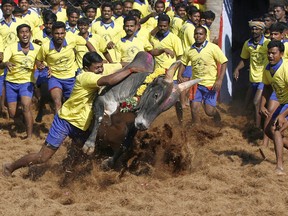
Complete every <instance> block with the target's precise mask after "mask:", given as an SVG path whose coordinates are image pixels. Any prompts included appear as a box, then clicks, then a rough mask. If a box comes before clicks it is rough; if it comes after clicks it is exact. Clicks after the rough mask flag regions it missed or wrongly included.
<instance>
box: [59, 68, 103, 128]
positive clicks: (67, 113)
mask: <svg viewBox="0 0 288 216" xmlns="http://www.w3.org/2000/svg"><path fill="white" fill-rule="evenodd" d="M101 77H102V75H99V74H95V73H92V72H82V73H81V74H79V75H78V76H77V77H76V81H75V85H74V88H73V91H72V93H71V95H70V98H69V99H68V100H67V101H66V102H65V103H64V104H63V105H62V107H61V109H60V110H59V111H58V114H59V117H60V118H62V119H65V120H67V121H68V122H69V123H70V124H72V125H74V126H75V127H77V128H79V129H81V130H83V131H86V130H87V129H88V128H89V126H90V123H91V120H92V117H93V109H92V104H93V100H94V98H95V96H96V94H97V92H98V91H99V86H98V85H97V82H98V80H99V79H100V78H101Z"/></svg>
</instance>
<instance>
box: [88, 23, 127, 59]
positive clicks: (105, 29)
mask: <svg viewBox="0 0 288 216" xmlns="http://www.w3.org/2000/svg"><path fill="white" fill-rule="evenodd" d="M122 30H123V25H122V26H120V25H117V24H116V23H115V22H114V21H112V22H111V23H110V24H109V25H105V24H104V23H103V22H102V21H96V22H95V23H93V25H92V28H91V33H92V34H98V35H99V36H100V37H102V38H103V39H104V40H105V42H106V45H107V44H108V43H109V42H110V41H113V42H114V43H116V42H117V41H118V40H120V38H121V34H122ZM108 52H109V54H110V56H111V58H112V60H113V62H114V61H117V57H116V51H115V49H110V50H108Z"/></svg>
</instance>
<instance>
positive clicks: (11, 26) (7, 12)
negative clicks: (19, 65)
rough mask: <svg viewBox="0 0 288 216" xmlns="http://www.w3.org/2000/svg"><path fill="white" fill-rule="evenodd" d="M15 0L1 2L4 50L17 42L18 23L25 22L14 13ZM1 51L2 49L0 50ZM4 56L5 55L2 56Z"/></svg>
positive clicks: (0, 34)
mask: <svg viewBox="0 0 288 216" xmlns="http://www.w3.org/2000/svg"><path fill="white" fill-rule="evenodd" d="M14 4H15V3H14V1H13V0H3V1H2V4H1V10H2V12H3V18H2V19H0V38H1V41H2V42H1V49H2V52H3V50H4V49H5V48H6V47H7V46H8V45H10V44H13V43H15V42H17V32H16V28H17V26H18V25H20V24H23V23H24V22H23V20H21V19H18V18H15V17H14V16H13V14H12V11H13V10H14ZM0 52H1V51H0ZM2 57H3V56H2ZM4 79H5V74H4V70H0V103H1V107H0V108H1V110H4V107H5V106H4V101H5V97H4V95H3V92H4V85H3V84H4ZM1 110H0V111H1Z"/></svg>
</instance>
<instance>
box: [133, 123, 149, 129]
mask: <svg viewBox="0 0 288 216" xmlns="http://www.w3.org/2000/svg"><path fill="white" fill-rule="evenodd" d="M135 126H136V128H137V129H138V130H146V129H147V128H146V126H145V125H144V124H143V123H136V125H135Z"/></svg>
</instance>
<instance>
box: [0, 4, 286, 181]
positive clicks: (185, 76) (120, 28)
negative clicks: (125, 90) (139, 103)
mask: <svg viewBox="0 0 288 216" xmlns="http://www.w3.org/2000/svg"><path fill="white" fill-rule="evenodd" d="M49 3H50V7H46V6H43V7H42V9H41V13H37V12H39V5H38V6H37V7H38V8H37V10H35V11H34V10H33V8H31V6H30V4H29V1H27V0H19V1H18V6H17V5H15V3H14V1H13V0H3V1H2V4H1V9H2V13H3V18H2V19H1V20H0V60H1V63H0V100H1V105H0V111H1V113H2V112H3V111H4V110H5V109H6V108H7V110H8V112H9V116H10V117H11V118H17V117H16V115H17V111H18V110H19V108H20V109H21V111H22V113H23V116H24V122H25V125H26V131H27V138H31V136H32V134H33V117H32V112H31V104H32V97H33V94H34V95H37V96H38V97H39V98H40V97H41V95H40V91H39V89H41V87H43V86H47V85H48V89H47V91H49V93H50V95H51V98H52V100H53V103H54V107H55V117H54V121H53V123H52V126H51V128H50V131H49V134H48V136H47V139H46V141H45V144H44V146H43V147H42V148H41V150H40V151H39V152H38V153H36V154H28V155H26V156H24V157H22V158H20V159H19V160H17V161H15V162H13V163H10V164H5V165H4V167H3V173H4V175H7V176H9V175H11V173H12V172H13V171H14V170H16V169H18V168H20V167H24V166H28V165H31V164H37V163H43V162H45V161H47V160H48V159H49V158H50V157H51V156H52V155H53V154H54V153H55V152H56V150H57V149H58V148H59V146H60V145H61V143H62V142H63V140H64V139H65V138H66V137H67V136H69V137H71V138H72V140H73V141H74V142H75V143H82V144H83V142H85V139H86V138H87V135H88V133H89V130H88V128H89V125H90V123H91V119H92V110H91V106H92V101H93V98H94V96H95V93H96V92H97V91H99V87H100V86H106V85H113V84H115V83H117V82H119V81H121V80H122V79H124V78H125V77H127V76H128V75H129V74H130V73H134V72H141V71H145V68H137V67H133V68H127V67H125V69H124V68H123V67H124V66H127V65H128V64H129V63H130V62H131V61H132V60H133V58H134V57H135V56H136V54H137V53H138V52H139V51H146V52H148V53H150V54H151V55H152V56H153V57H154V59H155V71H157V74H159V75H161V74H165V72H166V71H167V69H168V68H169V67H170V65H171V64H172V63H173V62H175V61H176V60H180V61H181V65H180V68H179V70H178V73H177V74H176V75H175V76H174V80H175V82H179V83H181V82H185V81H187V80H190V79H191V78H193V79H195V78H200V79H202V81H201V82H200V83H198V84H197V85H195V86H193V87H192V88H191V89H190V90H189V91H188V92H183V93H182V95H181V98H180V99H179V100H180V102H181V106H182V109H185V107H186V106H190V108H191V114H192V121H193V122H194V123H196V124H197V123H199V122H200V116H199V111H200V109H201V107H202V105H203V108H204V111H205V113H206V114H207V115H208V116H210V117H213V119H214V120H215V122H219V121H220V120H221V117H220V114H219V112H218V111H217V109H216V102H217V94H218V92H219V90H220V89H221V85H222V81H223V78H224V75H225V71H226V65H227V61H228V59H227V58H226V56H225V55H224V54H223V52H222V51H221V49H220V48H219V46H218V45H217V44H215V41H214V40H213V42H210V26H211V24H212V23H213V21H214V19H215V14H214V13H213V12H212V11H201V10H199V5H193V1H190V0H187V1H184V2H182V1H180V0H171V1H162V0H157V1H156V2H155V3H154V4H153V5H150V4H149V3H148V1H147V0H135V1H133V0H125V1H123V2H122V1H115V2H110V1H105V2H104V3H102V4H101V6H97V5H95V4H90V3H91V2H90V1H88V0H80V1H79V2H78V3H79V7H74V6H71V5H70V6H68V5H66V2H65V1H60V0H50V1H49ZM202 9H203V8H202ZM283 11H284V12H283ZM283 14H284V15H283ZM283 16H284V18H285V7H284V6H283V5H275V6H274V7H273V10H272V14H265V15H264V16H263V18H261V19H255V20H252V21H251V22H249V26H250V28H251V38H250V39H248V40H247V41H246V42H245V44H244V45H243V50H242V53H241V61H240V63H239V64H238V66H237V67H236V69H235V71H234V78H235V79H236V80H237V79H238V77H239V72H240V70H241V69H242V68H243V67H244V66H245V64H246V63H247V60H250V61H249V62H248V64H250V82H251V88H250V90H249V91H248V93H247V95H248V96H247V98H249V96H250V97H251V95H253V97H254V105H255V110H256V112H255V116H256V118H255V119H256V126H258V127H259V128H260V127H261V124H260V123H261V115H262V117H263V116H264V117H265V119H266V120H265V125H264V130H265V134H267V136H265V138H264V144H263V146H267V145H268V140H269V138H271V139H273V141H274V143H275V152H276V158H277V167H276V172H277V173H278V174H284V171H283V158H282V149H283V146H285V147H286V146H287V147H288V143H286V139H285V138H283V137H282V132H283V131H284V129H285V128H286V127H287V125H286V119H285V118H286V116H287V114H288V111H287V110H288V109H287V107H288V105H287V106H286V104H287V103H288V95H287V93H286V91H285V87H286V86H287V83H288V79H286V75H285V73H284V72H285V67H287V66H286V63H285V60H282V57H283V59H285V57H286V55H285V54H286V52H287V51H285V53H284V50H285V49H284V46H285V47H286V45H285V44H286V43H285V32H286V30H287V23H286V19H285V20H283V19H284V18H283ZM272 23H273V24H272ZM278 70H279V72H277V73H276V71H278ZM115 71H117V72H116V73H114V72H115ZM218 71H219V72H218ZM45 84H46V85H45ZM271 86H272V87H271ZM271 89H273V90H274V92H275V93H273V94H272V96H271V97H270V95H271V92H272V90H271ZM287 92H288V91H287ZM41 93H42V94H43V91H41ZM140 96H141V95H140ZM277 98H278V99H277ZM248 101H249V100H248V99H247V103H248ZM63 102H64V104H63ZM273 113H274V114H273ZM38 120H39V119H38ZM179 120H180V121H181V118H180V119H179ZM268 137H269V138H268ZM79 138H80V140H79ZM261 152H262V154H263V155H264V150H263V149H261Z"/></svg>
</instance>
